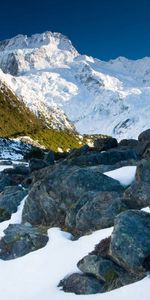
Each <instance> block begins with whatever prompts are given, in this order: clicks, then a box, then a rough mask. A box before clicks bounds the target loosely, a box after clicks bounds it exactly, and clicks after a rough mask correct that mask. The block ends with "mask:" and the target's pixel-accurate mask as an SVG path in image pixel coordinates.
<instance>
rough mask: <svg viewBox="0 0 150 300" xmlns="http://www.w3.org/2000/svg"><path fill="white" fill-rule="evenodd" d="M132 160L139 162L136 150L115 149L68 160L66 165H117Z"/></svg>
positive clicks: (93, 152)
mask: <svg viewBox="0 0 150 300" xmlns="http://www.w3.org/2000/svg"><path fill="white" fill-rule="evenodd" d="M131 159H134V160H138V155H137V153H136V151H135V150H134V149H119V148H114V149H111V150H108V151H106V152H99V151H91V152H88V153H87V154H86V155H80V156H79V157H75V158H72V159H68V160H66V163H67V164H70V165H77V166H97V165H115V164H116V163H119V162H122V161H127V160H131Z"/></svg>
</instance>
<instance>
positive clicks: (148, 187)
mask: <svg viewBox="0 0 150 300" xmlns="http://www.w3.org/2000/svg"><path fill="white" fill-rule="evenodd" d="M149 195H150V159H142V160H141V161H139V162H138V164H137V168H136V175H135V181H134V182H133V183H132V184H131V186H130V187H129V188H128V189H126V190H125V192H124V196H123V202H124V203H125V204H126V205H127V206H128V208H133V209H141V208H143V207H145V206H148V205H150V197H149Z"/></svg>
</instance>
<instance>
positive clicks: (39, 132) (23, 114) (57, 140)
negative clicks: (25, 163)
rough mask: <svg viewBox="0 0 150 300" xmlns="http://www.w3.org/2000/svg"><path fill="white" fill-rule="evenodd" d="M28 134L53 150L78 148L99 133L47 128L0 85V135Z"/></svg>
mask: <svg viewBox="0 0 150 300" xmlns="http://www.w3.org/2000/svg"><path fill="white" fill-rule="evenodd" d="M19 136H29V137H31V138H32V139H33V140H36V141H38V143H39V144H41V145H42V146H45V147H46V148H47V149H51V150H53V151H55V152H57V151H58V148H61V149H62V150H63V151H66V150H68V149H70V148H79V147H81V146H82V145H84V144H86V143H87V142H90V141H93V140H94V139H95V138H98V137H101V135H92V136H90V135H84V136H83V137H80V136H79V135H78V134H76V133H74V132H70V131H62V130H60V131H59V130H54V129H52V128H47V127H46V126H45V124H44V120H43V119H39V118H38V117H36V116H35V115H34V114H33V113H32V112H31V111H30V110H29V109H28V108H27V107H26V106H25V104H24V103H23V102H22V101H20V100H18V98H17V97H16V96H15V95H14V94H13V93H12V92H11V91H10V90H9V89H8V88H7V87H6V86H5V85H4V84H2V85H1V86H0V137H3V138H14V137H19Z"/></svg>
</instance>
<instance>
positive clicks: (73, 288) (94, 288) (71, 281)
mask: <svg viewBox="0 0 150 300" xmlns="http://www.w3.org/2000/svg"><path fill="white" fill-rule="evenodd" d="M103 286H104V284H103V282H101V281H100V280H97V279H96V278H94V277H93V276H90V275H82V274H78V273H75V274H71V275H70V276H68V277H67V278H65V279H63V280H62V281H61V282H60V283H59V287H62V289H63V290H64V292H67V293H75V294H77V295H90V294H97V293H101V292H103Z"/></svg>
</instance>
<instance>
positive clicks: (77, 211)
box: [66, 191, 127, 235]
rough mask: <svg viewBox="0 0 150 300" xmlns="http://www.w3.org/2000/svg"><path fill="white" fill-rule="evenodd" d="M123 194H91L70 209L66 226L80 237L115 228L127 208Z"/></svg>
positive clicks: (111, 192)
mask: <svg viewBox="0 0 150 300" xmlns="http://www.w3.org/2000/svg"><path fill="white" fill-rule="evenodd" d="M122 198H123V194H122V193H121V192H119V191H118V192H115V191H109V192H89V193H87V194H85V195H84V196H83V197H82V198H81V200H79V201H78V202H77V204H76V205H75V207H74V208H72V209H70V210H69V211H68V213H67V217H66V226H67V228H68V229H69V230H74V229H75V231H76V232H78V233H79V234H80V235H85V234H87V233H90V232H92V231H95V230H98V229H103V228H107V227H110V226H113V224H114V219H115V217H116V216H117V215H118V214H119V213H120V212H122V211H124V210H126V209H127V206H126V205H125V204H124V203H123V202H122Z"/></svg>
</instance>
